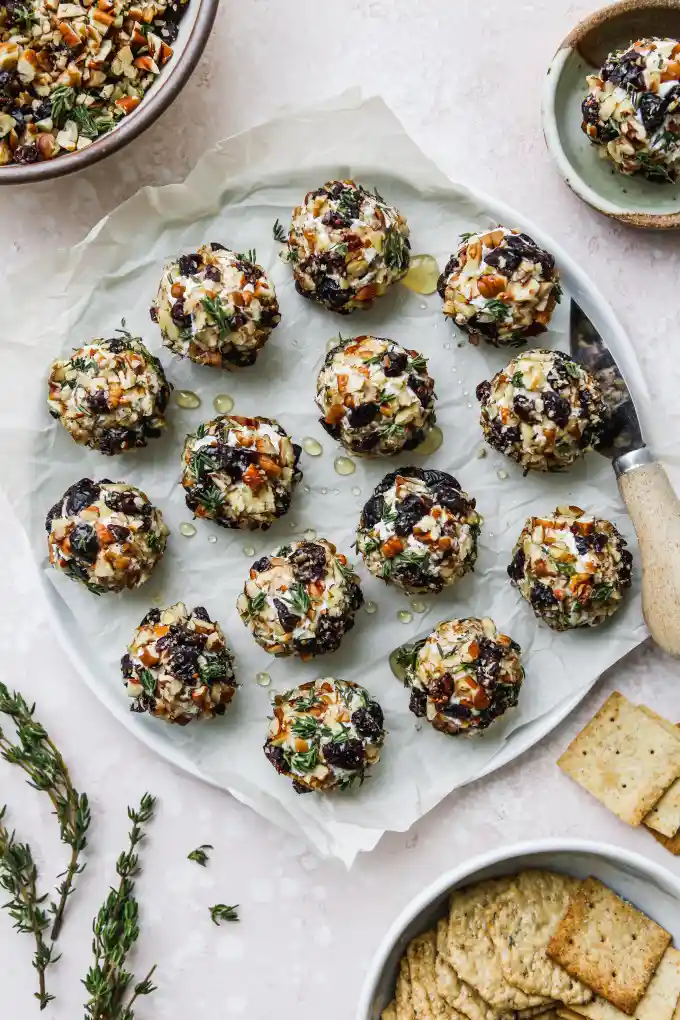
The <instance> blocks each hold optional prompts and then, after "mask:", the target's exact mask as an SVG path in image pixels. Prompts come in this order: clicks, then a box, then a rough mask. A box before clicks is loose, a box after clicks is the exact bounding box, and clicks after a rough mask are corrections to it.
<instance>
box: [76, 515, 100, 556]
mask: <svg viewBox="0 0 680 1020" xmlns="http://www.w3.org/2000/svg"><path fill="white" fill-rule="evenodd" d="M69 541H70V544H71V553H72V555H73V557H74V559H76V560H80V561H82V562H83V563H94V561H95V560H96V559H97V554H98V552H99V540H98V538H97V533H96V531H95V530H94V528H93V527H92V525H91V524H82V523H81V524H76V526H75V528H74V529H73V531H71V533H70V535H69Z"/></svg>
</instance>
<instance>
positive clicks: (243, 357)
mask: <svg viewBox="0 0 680 1020" xmlns="http://www.w3.org/2000/svg"><path fill="white" fill-rule="evenodd" d="M151 318H152V319H153V321H154V322H157V323H158V325H159V326H160V330H161V334H162V337H163V343H164V345H165V346H166V347H169V348H170V350H171V351H173V352H174V353H175V354H179V355H180V356H181V357H183V358H190V359H191V360H192V361H195V362H196V364H197V365H210V366H212V367H213V368H225V369H229V370H231V369H234V368H244V367H247V366H248V365H254V364H255V362H256V360H257V355H258V351H260V349H261V348H262V347H264V345H265V343H266V342H267V340H268V339H269V334H270V333H271V331H272V330H273V329H274V328H275V327H276V326H278V324H279V322H280V321H281V316H280V314H279V304H278V301H277V300H276V292H275V290H274V285H273V284H272V283H271V282H270V281H269V278H268V276H267V274H266V273H265V271H264V269H263V268H262V266H260V265H258V264H257V262H256V261H255V253H254V252H249V253H248V255H247V256H246V255H239V254H238V253H237V252H235V251H231V250H230V249H229V248H225V247H224V245H223V244H218V243H217V242H216V241H213V242H212V244H203V245H201V247H200V248H198V249H197V250H196V251H195V252H192V253H191V254H189V255H181V256H180V257H179V258H178V259H176V260H175V261H173V262H170V263H169V264H168V265H167V266H166V267H165V269H164V270H163V276H162V278H161V282H160V284H159V286H158V293H157V295H156V301H155V304H154V305H153V307H152V308H151Z"/></svg>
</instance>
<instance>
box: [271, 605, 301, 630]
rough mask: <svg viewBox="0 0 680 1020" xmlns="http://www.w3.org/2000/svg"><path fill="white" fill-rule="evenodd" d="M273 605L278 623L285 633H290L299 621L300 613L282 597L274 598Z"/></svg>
mask: <svg viewBox="0 0 680 1020" xmlns="http://www.w3.org/2000/svg"><path fill="white" fill-rule="evenodd" d="M274 605H275V607H276V612H277V615H278V617H279V623H280V624H281V626H282V628H283V630H284V631H285V632H286V634H290V633H292V631H294V630H295V628H296V627H297V626H298V624H299V623H300V616H301V614H300V613H296V612H295V611H294V610H293V609H291V607H290V606H289V605H287V604H286V603H285V602H284V601H283V599H274Z"/></svg>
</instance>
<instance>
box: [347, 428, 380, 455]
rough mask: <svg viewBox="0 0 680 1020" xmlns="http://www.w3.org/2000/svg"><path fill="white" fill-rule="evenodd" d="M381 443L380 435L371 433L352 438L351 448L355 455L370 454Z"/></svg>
mask: <svg viewBox="0 0 680 1020" xmlns="http://www.w3.org/2000/svg"><path fill="white" fill-rule="evenodd" d="M379 442H380V435H379V433H378V432H369V433H368V435H365V436H357V437H354V436H353V437H352V438H351V440H350V446H351V448H352V450H353V451H354V453H370V451H371V450H374V449H375V447H376V446H377V445H378V443H379Z"/></svg>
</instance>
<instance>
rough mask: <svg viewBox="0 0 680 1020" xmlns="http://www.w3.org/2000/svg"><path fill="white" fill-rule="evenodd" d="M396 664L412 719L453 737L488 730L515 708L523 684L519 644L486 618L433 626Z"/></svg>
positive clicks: (402, 654) (407, 648) (403, 653)
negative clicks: (401, 673)
mask: <svg viewBox="0 0 680 1020" xmlns="http://www.w3.org/2000/svg"><path fill="white" fill-rule="evenodd" d="M400 662H401V664H402V666H404V668H405V671H404V683H405V684H406V686H407V687H410V688H411V701H410V705H409V708H410V709H411V711H412V712H413V714H414V715H417V716H420V717H422V718H425V719H427V721H428V722H429V723H431V724H432V726H434V728H435V729H436V730H441V731H442V732H443V733H448V734H450V735H452V736H457V735H458V734H459V733H472V732H478V731H480V730H484V729H486V728H487V726H490V725H491V723H492V722H493V721H494V720H495V719H498V718H499V717H500V716H502V715H503V714H504V713H505V712H506V711H507V710H508V709H509V708H513V707H514V706H515V705H516V704H517V702H518V699H519V692H520V688H521V686H522V681H523V680H524V669H523V667H522V664H521V662H520V647H519V645H518V644H517V643H516V642H515V641H513V640H512V638H509V637H508V636H507V635H506V634H500V633H499V632H498V630H497V629H496V625H495V623H494V622H493V620H490V619H488V618H486V617H485V618H484V619H481V620H480V619H476V618H475V617H470V618H469V619H466V620H445V621H444V622H443V623H439V624H437V626H436V627H435V629H434V630H433V631H432V633H431V634H430V635H429V636H428V637H427V638H425V639H424V640H423V641H417V642H416V643H415V644H414V645H411V646H406V647H405V648H404V649H403V651H402V653H401V655H400Z"/></svg>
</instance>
